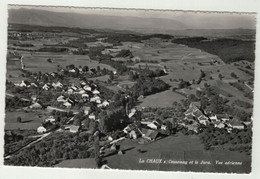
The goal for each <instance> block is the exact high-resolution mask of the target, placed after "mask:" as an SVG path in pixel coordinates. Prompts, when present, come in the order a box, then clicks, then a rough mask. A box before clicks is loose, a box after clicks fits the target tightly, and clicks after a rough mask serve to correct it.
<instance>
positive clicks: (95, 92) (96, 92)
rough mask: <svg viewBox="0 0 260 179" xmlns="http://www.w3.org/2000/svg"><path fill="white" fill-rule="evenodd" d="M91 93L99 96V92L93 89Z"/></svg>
mask: <svg viewBox="0 0 260 179" xmlns="http://www.w3.org/2000/svg"><path fill="white" fill-rule="evenodd" d="M92 93H93V94H100V92H99V91H98V90H97V89H95V90H94V91H92Z"/></svg>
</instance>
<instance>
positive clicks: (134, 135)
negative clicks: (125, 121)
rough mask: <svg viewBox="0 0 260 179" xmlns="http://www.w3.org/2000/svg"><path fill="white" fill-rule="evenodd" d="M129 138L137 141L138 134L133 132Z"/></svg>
mask: <svg viewBox="0 0 260 179" xmlns="http://www.w3.org/2000/svg"><path fill="white" fill-rule="evenodd" d="M129 137H130V139H137V134H136V132H135V131H134V130H132V131H131V132H130V133H129Z"/></svg>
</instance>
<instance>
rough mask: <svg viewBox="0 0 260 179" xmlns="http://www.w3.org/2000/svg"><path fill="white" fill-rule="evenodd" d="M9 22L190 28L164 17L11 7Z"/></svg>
mask: <svg viewBox="0 0 260 179" xmlns="http://www.w3.org/2000/svg"><path fill="white" fill-rule="evenodd" d="M8 23H17V24H28V25H40V26H68V27H80V28H103V29H104V28H108V29H117V30H137V31H138V30H140V29H146V30H147V29H148V30H147V31H151V32H152V31H154V30H157V31H158V30H159V31H160V30H163V29H175V30H182V29H186V28H189V26H188V25H186V24H184V23H182V22H180V21H177V20H171V19H163V18H142V17H128V16H126V17H123V18H122V17H120V16H104V15H94V14H77V13H65V12H52V11H46V10H35V9H10V10H9V17H8ZM149 29H150V30H149Z"/></svg>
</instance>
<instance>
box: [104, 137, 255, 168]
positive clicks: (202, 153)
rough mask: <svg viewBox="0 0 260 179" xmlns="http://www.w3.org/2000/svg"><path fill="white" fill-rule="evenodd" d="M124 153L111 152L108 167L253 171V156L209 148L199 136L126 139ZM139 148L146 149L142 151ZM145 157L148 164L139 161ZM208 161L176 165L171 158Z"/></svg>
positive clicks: (123, 144) (123, 143)
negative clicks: (141, 142) (146, 141)
mask: <svg viewBox="0 0 260 179" xmlns="http://www.w3.org/2000/svg"><path fill="white" fill-rule="evenodd" d="M120 147H121V150H123V151H124V150H125V154H124V155H117V154H116V155H111V156H108V157H106V158H105V159H106V160H107V162H108V166H110V167H111V168H115V169H135V170H163V171H194V172H227V173H232V172H236V173H249V172H250V170H251V167H250V166H251V162H250V156H247V155H245V154H241V153H238V152H230V151H224V150H214V151H206V150H204V149H203V145H202V144H201V142H200V140H199V138H198V136H183V135H179V136H177V137H175V136H169V137H166V138H163V139H161V140H158V141H155V142H153V143H150V144H146V145H138V144H137V143H135V142H133V141H130V140H125V141H123V142H122V143H121V146H120ZM138 149H141V150H142V151H144V152H143V153H140V152H138ZM147 159H162V160H163V161H166V163H162V164H156V163H147V162H149V160H147ZM139 160H144V161H145V163H139ZM170 160H171V161H195V160H197V161H198V162H199V163H200V162H201V161H202V160H203V161H208V162H210V164H197V165H195V164H187V165H185V164H172V163H171V161H170ZM216 160H219V161H224V162H228V161H233V162H242V165H216Z"/></svg>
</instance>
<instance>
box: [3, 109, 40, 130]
mask: <svg viewBox="0 0 260 179" xmlns="http://www.w3.org/2000/svg"><path fill="white" fill-rule="evenodd" d="M18 116H20V117H21V119H22V122H21V123H20V122H17V117H18ZM43 119H44V117H42V118H39V116H38V115H36V114H35V113H30V112H29V113H25V112H6V113H5V129H6V130H13V129H21V130H23V129H26V130H31V129H35V130H36V129H37V127H39V126H40V125H41V122H42V121H43Z"/></svg>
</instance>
